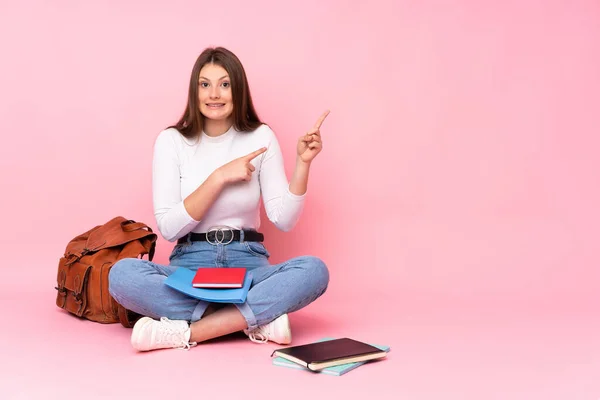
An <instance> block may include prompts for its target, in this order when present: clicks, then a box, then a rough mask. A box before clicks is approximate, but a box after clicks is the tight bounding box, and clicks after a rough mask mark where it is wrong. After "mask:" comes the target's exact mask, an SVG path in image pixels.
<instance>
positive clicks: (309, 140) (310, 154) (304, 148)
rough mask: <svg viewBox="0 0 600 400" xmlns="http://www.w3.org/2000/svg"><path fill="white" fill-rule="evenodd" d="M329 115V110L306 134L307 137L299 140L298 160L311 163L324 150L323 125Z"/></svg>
mask: <svg viewBox="0 0 600 400" xmlns="http://www.w3.org/2000/svg"><path fill="white" fill-rule="evenodd" d="M328 115H329V110H327V111H325V112H324V113H323V115H321V117H319V119H318V120H317V123H316V124H315V126H314V127H313V128H312V129H311V130H309V131H308V132H306V134H305V135H302V136H300V138H299V139H298V146H297V150H298V158H299V159H300V160H301V161H303V162H304V163H307V164H308V163H310V162H311V161H312V160H314V158H315V157H316V156H317V154H319V152H320V151H321V149H323V141H322V140H321V125H323V121H325V118H327V116H328Z"/></svg>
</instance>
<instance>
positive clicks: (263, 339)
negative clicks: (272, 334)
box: [248, 328, 269, 343]
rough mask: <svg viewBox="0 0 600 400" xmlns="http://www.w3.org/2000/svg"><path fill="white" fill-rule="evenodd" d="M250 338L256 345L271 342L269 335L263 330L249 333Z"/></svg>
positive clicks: (259, 329)
mask: <svg viewBox="0 0 600 400" xmlns="http://www.w3.org/2000/svg"><path fill="white" fill-rule="evenodd" d="M248 337H249V338H250V340H251V341H253V342H254V343H267V342H268V341H269V335H268V334H267V333H266V332H265V331H264V330H263V329H262V328H258V329H257V330H255V331H252V332H249V333H248Z"/></svg>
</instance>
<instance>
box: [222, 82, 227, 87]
mask: <svg viewBox="0 0 600 400" xmlns="http://www.w3.org/2000/svg"><path fill="white" fill-rule="evenodd" d="M221 85H222V86H223V87H225V88H226V87H229V82H223V83H222V84H221Z"/></svg>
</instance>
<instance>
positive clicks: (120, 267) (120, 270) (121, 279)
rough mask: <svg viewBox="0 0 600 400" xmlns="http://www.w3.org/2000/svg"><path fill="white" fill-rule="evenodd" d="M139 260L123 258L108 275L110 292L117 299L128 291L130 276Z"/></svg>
mask: <svg viewBox="0 0 600 400" xmlns="http://www.w3.org/2000/svg"><path fill="white" fill-rule="evenodd" d="M136 260H138V259H137V258H122V259H120V260H119V261H117V262H116V263H114V264H113V266H112V267H111V269H110V272H109V273H108V292H109V293H110V294H111V295H112V296H113V297H115V295H116V296H117V297H118V296H119V294H121V293H123V292H126V291H127V280H128V275H129V274H130V273H131V271H132V270H133V265H132V264H134V263H135V262H136Z"/></svg>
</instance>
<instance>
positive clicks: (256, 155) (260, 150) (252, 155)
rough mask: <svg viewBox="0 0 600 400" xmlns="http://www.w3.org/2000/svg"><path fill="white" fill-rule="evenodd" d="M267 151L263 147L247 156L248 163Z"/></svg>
mask: <svg viewBox="0 0 600 400" xmlns="http://www.w3.org/2000/svg"><path fill="white" fill-rule="evenodd" d="M265 151H267V148H266V147H262V148H260V149H258V150H256V151H253V152H252V153H250V154H248V155H247V156H246V159H247V160H248V161H250V160H252V159H254V158H256V157H258V156H260V155H261V154H262V153H264V152H265Z"/></svg>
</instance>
